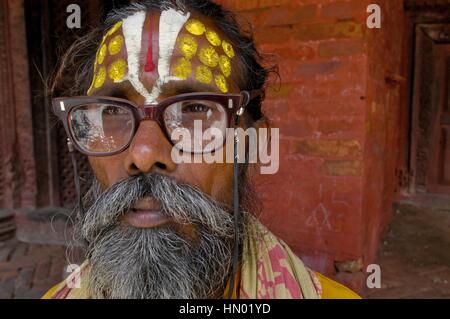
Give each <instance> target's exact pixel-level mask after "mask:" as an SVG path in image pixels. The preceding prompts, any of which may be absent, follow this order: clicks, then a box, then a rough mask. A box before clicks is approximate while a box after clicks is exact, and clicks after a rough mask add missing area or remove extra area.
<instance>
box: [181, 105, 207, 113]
mask: <svg viewBox="0 0 450 319" xmlns="http://www.w3.org/2000/svg"><path fill="white" fill-rule="evenodd" d="M209 110H211V108H210V107H209V106H207V105H204V104H199V103H196V104H188V105H185V106H183V113H207V112H208V111H209Z"/></svg>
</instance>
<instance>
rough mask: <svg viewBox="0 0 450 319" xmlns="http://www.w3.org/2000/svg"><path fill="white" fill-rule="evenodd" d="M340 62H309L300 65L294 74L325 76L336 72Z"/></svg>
mask: <svg viewBox="0 0 450 319" xmlns="http://www.w3.org/2000/svg"><path fill="white" fill-rule="evenodd" d="M341 65H342V62H341V61H326V62H309V63H304V64H301V65H300V66H299V67H298V68H297V71H296V72H295V74H296V75H297V76H313V75H327V74H331V73H334V72H336V70H337V69H338V68H339V67H340V66H341Z"/></svg>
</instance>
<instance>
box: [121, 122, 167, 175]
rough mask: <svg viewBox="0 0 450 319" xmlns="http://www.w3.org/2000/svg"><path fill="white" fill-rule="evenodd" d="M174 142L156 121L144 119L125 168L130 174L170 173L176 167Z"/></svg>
mask: <svg viewBox="0 0 450 319" xmlns="http://www.w3.org/2000/svg"><path fill="white" fill-rule="evenodd" d="M171 152H172V144H171V143H170V142H169V141H168V140H167V138H166V137H165V135H164V133H163V131H162V129H161V127H160V126H159V125H158V124H157V123H156V122H154V121H142V122H141V123H140V125H139V128H138V130H137V132H136V135H135V136H134V138H133V141H132V142H131V145H130V147H129V149H128V154H127V157H126V159H125V169H126V171H127V172H128V174H129V175H137V174H141V173H144V174H147V173H151V172H153V173H166V174H167V173H170V172H173V171H174V170H175V169H176V164H175V163H174V161H173V160H172V156H171Z"/></svg>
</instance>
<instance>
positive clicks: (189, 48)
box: [178, 35, 198, 60]
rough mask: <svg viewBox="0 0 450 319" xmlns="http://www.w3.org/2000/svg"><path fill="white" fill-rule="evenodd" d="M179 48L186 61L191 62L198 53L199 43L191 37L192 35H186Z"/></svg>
mask: <svg viewBox="0 0 450 319" xmlns="http://www.w3.org/2000/svg"><path fill="white" fill-rule="evenodd" d="M178 48H179V49H180V51H181V53H182V54H183V56H184V57H185V58H186V59H188V60H190V59H191V58H192V57H193V56H194V55H195V54H196V53H197V50H198V43H197V41H195V39H194V38H193V37H191V36H190V35H186V36H184V37H183V38H181V40H180V43H179V45H178Z"/></svg>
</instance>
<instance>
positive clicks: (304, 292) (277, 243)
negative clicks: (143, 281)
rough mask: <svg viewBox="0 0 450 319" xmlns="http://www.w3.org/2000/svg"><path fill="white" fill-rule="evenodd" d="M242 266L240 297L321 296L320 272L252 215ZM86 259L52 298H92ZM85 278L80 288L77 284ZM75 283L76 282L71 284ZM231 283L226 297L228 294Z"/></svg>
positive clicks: (314, 297)
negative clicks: (317, 272)
mask: <svg viewBox="0 0 450 319" xmlns="http://www.w3.org/2000/svg"><path fill="white" fill-rule="evenodd" d="M242 254H243V255H242V256H243V257H242V261H241V268H240V270H239V272H238V274H237V275H236V279H237V282H238V283H239V284H238V285H237V287H238V290H237V291H239V293H237V291H234V293H233V297H234V298H239V299H303V298H305V299H320V298H321V296H322V287H321V285H320V282H319V279H318V278H317V276H316V274H315V273H314V272H312V271H311V270H309V269H308V268H306V267H305V266H304V265H303V262H302V261H301V260H300V259H299V258H298V257H297V256H296V255H295V254H294V253H293V252H292V251H291V249H290V248H289V247H288V246H287V245H286V244H285V243H284V242H283V241H282V240H280V239H278V238H276V237H275V235H273V234H272V233H271V232H270V231H269V230H268V229H267V228H266V227H265V226H263V225H262V224H261V223H260V222H259V221H257V220H256V219H255V218H253V217H249V223H248V225H247V233H246V237H245V240H244V245H243V252H242ZM88 271H89V263H88V262H87V261H86V262H84V263H83V265H82V266H81V267H80V269H79V271H76V272H74V273H72V274H71V275H70V276H69V277H68V278H67V279H66V280H65V281H63V282H62V283H60V284H59V285H58V286H57V287H56V288H55V289H53V292H52V293H51V294H50V296H48V297H49V298H50V299H88V298H90V296H89V292H88V290H87V283H86V278H87V277H88V276H86V273H87V272H88ZM76 278H81V284H80V285H79V288H70V287H73V286H74V285H73V283H74V282H75V279H76ZM71 283H72V284H71ZM227 291H228V286H227V289H226V290H225V293H224V297H225V298H226V297H227V296H228V293H227Z"/></svg>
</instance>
